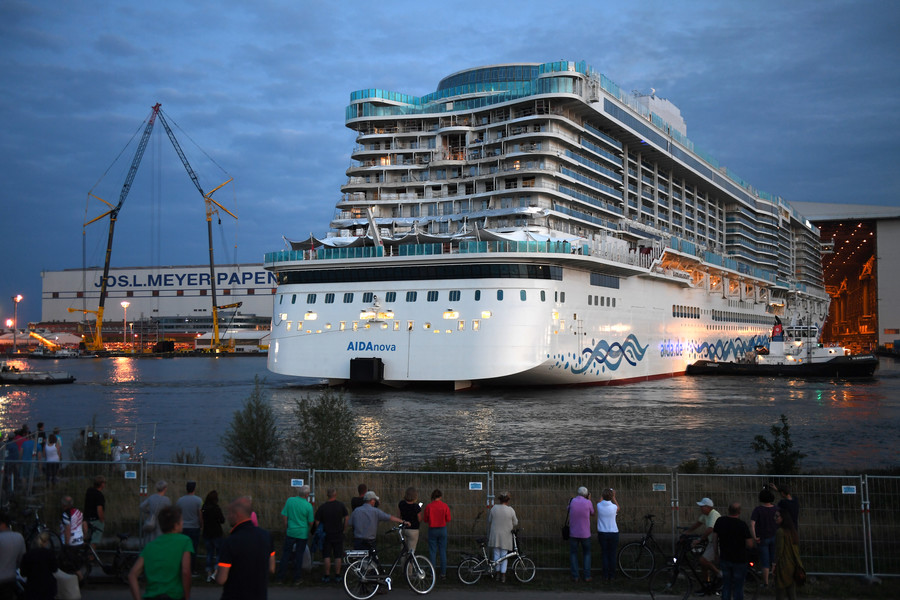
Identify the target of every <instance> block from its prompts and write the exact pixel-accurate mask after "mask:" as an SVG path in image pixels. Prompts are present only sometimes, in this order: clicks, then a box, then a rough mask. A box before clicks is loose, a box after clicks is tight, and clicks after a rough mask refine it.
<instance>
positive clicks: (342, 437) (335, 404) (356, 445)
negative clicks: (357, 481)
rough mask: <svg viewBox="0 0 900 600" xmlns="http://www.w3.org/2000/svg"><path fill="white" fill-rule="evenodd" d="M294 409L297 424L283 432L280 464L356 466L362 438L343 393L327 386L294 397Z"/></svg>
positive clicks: (357, 466) (347, 467)
mask: <svg viewBox="0 0 900 600" xmlns="http://www.w3.org/2000/svg"><path fill="white" fill-rule="evenodd" d="M293 413H294V418H295V419H296V422H297V425H296V428H295V429H294V430H293V431H290V432H288V434H287V435H286V444H285V446H284V454H283V456H282V461H281V462H282V464H283V466H285V467H288V468H296V467H315V468H318V469H335V470H353V469H357V468H359V464H360V455H361V452H362V440H361V439H360V437H359V433H357V431H356V416H355V415H354V414H353V411H352V410H351V409H350V405H349V404H348V403H347V401H346V400H345V399H344V396H343V395H342V394H339V393H337V392H335V391H334V390H333V389H330V388H329V389H325V390H323V391H322V392H321V393H320V394H319V395H318V396H317V397H315V398H313V397H312V396H309V395H307V396H304V397H303V398H301V399H299V400H296V401H295V404H294V407H293Z"/></svg>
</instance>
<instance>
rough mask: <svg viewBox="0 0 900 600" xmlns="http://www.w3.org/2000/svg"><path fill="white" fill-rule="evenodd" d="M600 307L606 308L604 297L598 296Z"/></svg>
mask: <svg viewBox="0 0 900 600" xmlns="http://www.w3.org/2000/svg"><path fill="white" fill-rule="evenodd" d="M600 306H606V296H600Z"/></svg>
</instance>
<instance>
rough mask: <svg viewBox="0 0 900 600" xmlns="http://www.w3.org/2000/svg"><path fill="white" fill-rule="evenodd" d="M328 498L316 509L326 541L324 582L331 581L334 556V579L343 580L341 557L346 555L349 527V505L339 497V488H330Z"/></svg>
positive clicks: (326, 493) (317, 520) (324, 546)
mask: <svg viewBox="0 0 900 600" xmlns="http://www.w3.org/2000/svg"><path fill="white" fill-rule="evenodd" d="M325 495H326V496H328V499H327V500H326V501H325V503H324V504H322V505H321V506H320V507H319V509H318V510H317V511H316V522H317V523H321V524H322V529H323V530H324V531H325V541H324V542H323V543H322V561H323V563H324V567H325V575H324V576H323V577H322V582H324V583H329V582H330V581H331V577H330V573H331V559H332V557H333V558H334V580H335V581H336V582H340V580H341V557H342V556H344V529H346V528H347V515H348V513H347V507H346V506H344V503H343V502H340V501H338V499H337V490H336V489H335V488H328V490H326V492H325Z"/></svg>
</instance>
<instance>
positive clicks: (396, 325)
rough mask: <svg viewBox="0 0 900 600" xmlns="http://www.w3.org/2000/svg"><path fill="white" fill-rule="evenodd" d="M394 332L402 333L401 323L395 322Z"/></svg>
mask: <svg viewBox="0 0 900 600" xmlns="http://www.w3.org/2000/svg"><path fill="white" fill-rule="evenodd" d="M394 331H400V321H394Z"/></svg>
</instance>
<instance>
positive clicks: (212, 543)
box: [200, 490, 225, 581]
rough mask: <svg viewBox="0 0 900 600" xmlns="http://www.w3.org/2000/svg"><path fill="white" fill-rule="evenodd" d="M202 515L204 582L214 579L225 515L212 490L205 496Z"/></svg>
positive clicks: (217, 497)
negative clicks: (204, 550)
mask: <svg viewBox="0 0 900 600" xmlns="http://www.w3.org/2000/svg"><path fill="white" fill-rule="evenodd" d="M200 514H201V515H203V543H204V544H205V545H206V580H207V581H212V580H213V577H215V571H216V564H217V563H218V562H219V550H220V549H221V548H222V535H223V532H222V523H224V522H225V515H223V514H222V509H221V508H220V507H219V493H218V492H217V491H216V490H212V491H211V492H210V493H208V494H207V495H206V499H205V500H204V501H203V506H202V507H201V508H200Z"/></svg>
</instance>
